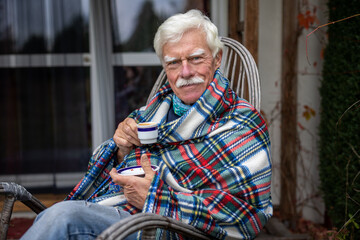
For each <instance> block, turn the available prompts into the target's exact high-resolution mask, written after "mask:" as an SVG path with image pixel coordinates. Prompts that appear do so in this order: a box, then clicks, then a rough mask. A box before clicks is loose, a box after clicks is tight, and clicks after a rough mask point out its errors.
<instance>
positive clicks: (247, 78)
mask: <svg viewBox="0 0 360 240" xmlns="http://www.w3.org/2000/svg"><path fill="white" fill-rule="evenodd" d="M221 41H222V42H224V44H225V48H224V51H223V58H222V59H223V60H222V64H221V67H220V68H221V71H222V73H223V74H224V76H225V77H227V78H228V79H230V80H231V87H232V89H233V90H234V91H235V92H236V93H237V94H238V95H239V96H240V97H242V98H244V99H247V100H248V101H249V102H250V103H251V104H252V105H253V106H254V107H255V108H256V109H257V110H258V111H260V80H259V74H258V70H257V66H256V63H255V61H254V59H253V57H252V56H251V54H250V52H249V51H248V50H247V49H246V48H245V47H244V46H243V45H241V44H240V43H239V42H237V41H235V40H233V39H231V38H227V37H222V38H221ZM165 81H166V74H165V71H164V70H163V71H162V72H161V73H160V75H159V77H158V79H157V81H156V83H155V84H154V87H153V89H152V90H151V93H150V95H149V98H148V102H149V100H150V99H151V98H152V97H153V96H154V94H155V93H156V92H157V91H158V90H159V88H160V87H161V86H162V85H163V84H164V83H165ZM0 194H2V195H5V202H4V207H3V210H2V214H1V223H0V240H3V239H6V234H7V230H8V226H9V222H10V217H11V213H12V209H13V205H14V202H15V201H16V200H20V201H21V202H22V203H24V204H25V205H27V206H28V207H29V208H30V209H32V210H33V211H34V212H35V213H39V212H41V211H42V210H44V209H45V208H46V207H45V206H44V205H43V204H42V203H41V202H40V201H39V200H38V199H36V198H35V197H34V196H32V195H31V194H30V193H29V192H28V191H27V190H26V189H25V188H23V187H22V186H20V185H18V184H16V183H6V182H0ZM157 228H162V229H166V230H169V231H174V232H177V233H179V234H182V235H184V236H188V237H191V238H192V239H211V238H210V237H209V236H208V235H206V234H205V233H203V232H201V231H200V230H198V229H196V228H194V227H192V226H190V225H187V224H184V223H182V222H179V221H176V220H174V219H171V218H168V217H164V216H160V215H156V214H150V213H140V214H136V215H133V216H131V217H129V218H126V219H124V220H122V221H119V222H118V223H116V224H114V225H112V226H111V227H109V228H108V229H106V230H105V231H104V232H103V233H102V234H101V235H99V236H98V238H97V239H123V238H125V237H126V236H128V235H129V234H131V233H133V232H137V231H140V230H142V239H154V236H155V231H156V229H157Z"/></svg>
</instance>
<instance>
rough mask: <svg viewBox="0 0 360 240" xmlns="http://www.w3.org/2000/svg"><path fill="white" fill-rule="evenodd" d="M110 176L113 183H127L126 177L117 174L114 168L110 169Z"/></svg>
mask: <svg viewBox="0 0 360 240" xmlns="http://www.w3.org/2000/svg"><path fill="white" fill-rule="evenodd" d="M110 177H111V179H112V180H113V182H114V183H116V184H118V185H120V186H122V187H123V186H125V185H127V183H128V178H126V177H125V176H122V175H120V174H118V172H117V171H116V169H115V168H113V169H111V171H110Z"/></svg>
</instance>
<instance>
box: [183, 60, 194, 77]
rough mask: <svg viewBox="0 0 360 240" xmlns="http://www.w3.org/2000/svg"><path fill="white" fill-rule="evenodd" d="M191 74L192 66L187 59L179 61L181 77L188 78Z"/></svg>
mask: <svg viewBox="0 0 360 240" xmlns="http://www.w3.org/2000/svg"><path fill="white" fill-rule="evenodd" d="M192 74H193V70H192V67H191V66H190V64H189V62H188V61H187V60H183V61H182V63H181V77H182V78H185V79H186V78H189V77H191V76H192Z"/></svg>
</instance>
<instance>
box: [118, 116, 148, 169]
mask: <svg viewBox="0 0 360 240" xmlns="http://www.w3.org/2000/svg"><path fill="white" fill-rule="evenodd" d="M113 139H114V141H115V143H116V145H117V146H118V147H119V150H118V152H117V157H118V161H119V163H120V162H122V161H123V160H124V157H125V155H127V154H129V153H130V151H131V150H132V149H133V147H134V145H136V146H140V145H141V143H140V140H139V138H138V135H137V124H136V122H135V120H134V119H132V118H126V119H125V120H124V121H122V122H121V123H119V125H118V128H117V129H116V131H115V134H114V136H113Z"/></svg>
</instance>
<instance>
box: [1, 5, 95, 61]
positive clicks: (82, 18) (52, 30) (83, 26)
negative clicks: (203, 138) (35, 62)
mask: <svg viewBox="0 0 360 240" xmlns="http://www.w3.org/2000/svg"><path fill="white" fill-rule="evenodd" d="M88 15H89V11H88V1H87V0H81V1H80V0H79V1H73V0H0V54H16V53H18V54H30V53H81V52H89V40H88V39H89V31H88Z"/></svg>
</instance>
